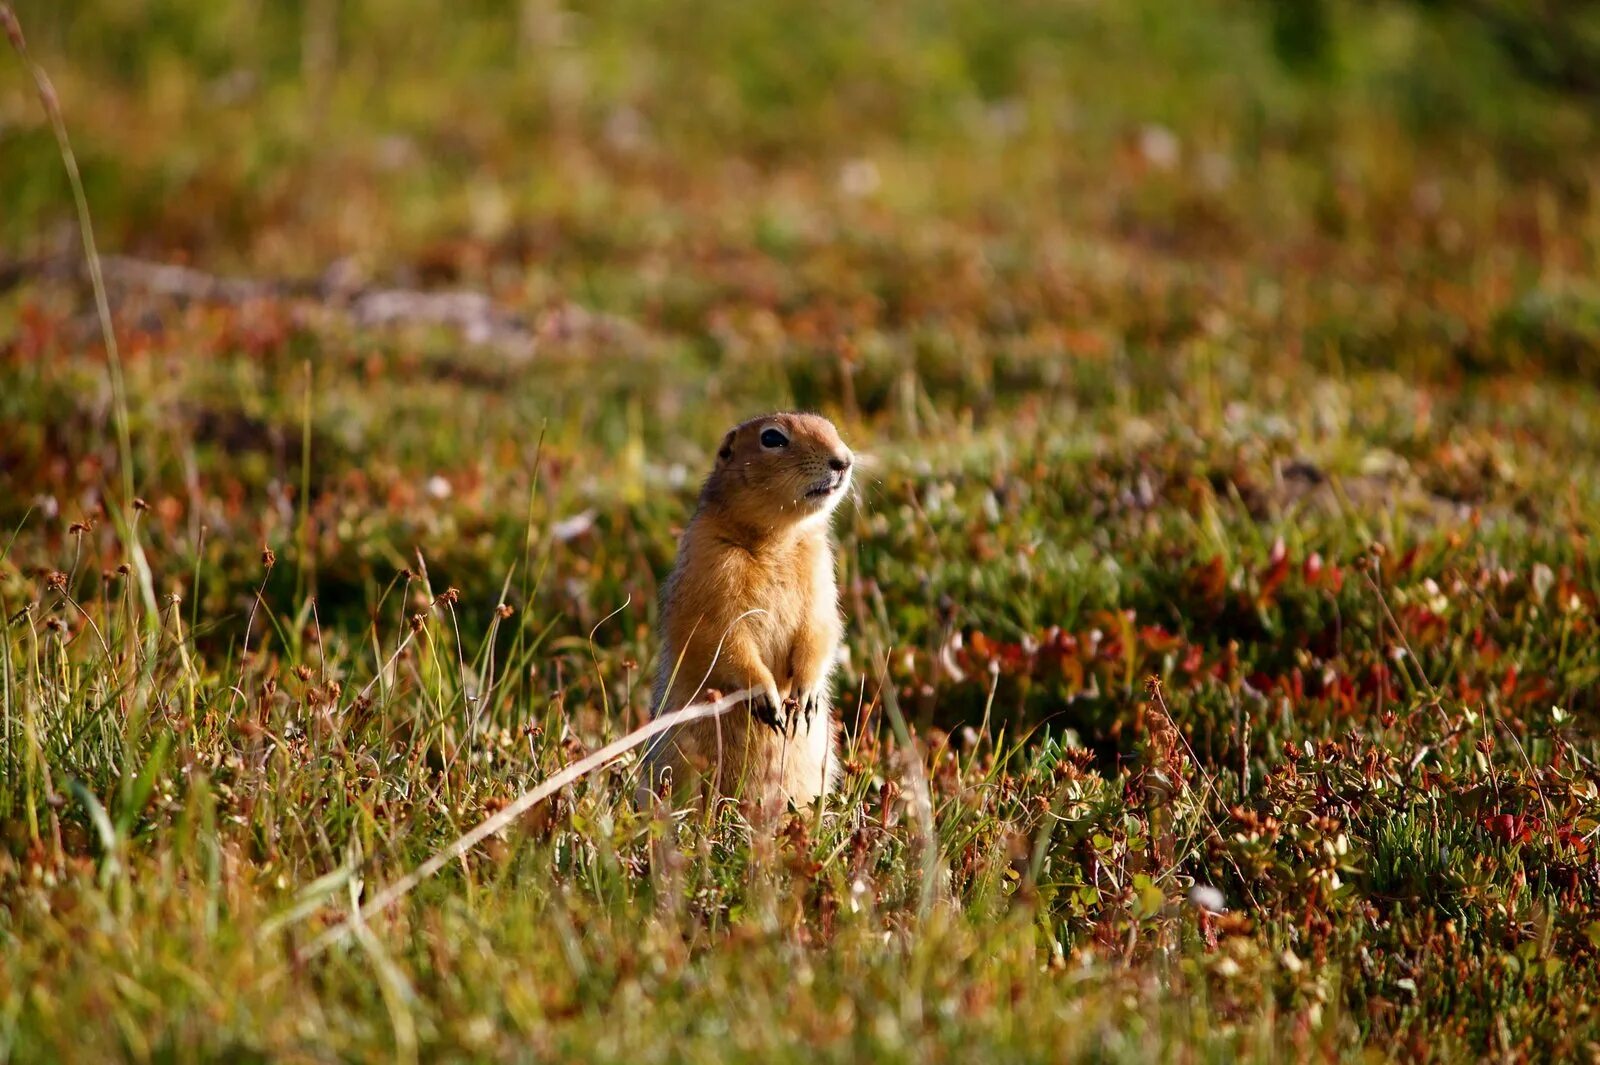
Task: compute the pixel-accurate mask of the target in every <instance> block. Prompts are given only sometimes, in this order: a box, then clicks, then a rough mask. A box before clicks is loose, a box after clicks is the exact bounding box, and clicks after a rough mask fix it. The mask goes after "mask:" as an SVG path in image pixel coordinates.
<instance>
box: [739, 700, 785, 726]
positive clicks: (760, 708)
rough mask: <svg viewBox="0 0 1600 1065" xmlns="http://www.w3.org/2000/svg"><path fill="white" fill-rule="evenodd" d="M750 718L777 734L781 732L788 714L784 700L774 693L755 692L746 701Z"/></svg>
mask: <svg viewBox="0 0 1600 1065" xmlns="http://www.w3.org/2000/svg"><path fill="white" fill-rule="evenodd" d="M747 703H748V705H749V707H750V716H751V717H753V718H755V719H756V720H757V721H759V722H761V723H762V724H763V725H766V726H767V727H768V728H770V729H773V730H774V731H777V732H782V731H783V728H784V725H785V723H786V719H787V718H788V716H789V715H788V713H787V711H786V708H785V706H784V703H785V700H784V699H783V697H782V696H780V695H779V694H778V693H777V692H776V691H755V692H751V693H750V698H749V699H748V700H747Z"/></svg>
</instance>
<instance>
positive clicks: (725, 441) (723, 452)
mask: <svg viewBox="0 0 1600 1065" xmlns="http://www.w3.org/2000/svg"><path fill="white" fill-rule="evenodd" d="M717 458H719V459H721V460H722V461H723V462H727V461H728V460H729V459H731V458H733V431H732V430H729V431H728V435H727V436H725V437H723V438H722V447H721V448H719V449H718V451H717Z"/></svg>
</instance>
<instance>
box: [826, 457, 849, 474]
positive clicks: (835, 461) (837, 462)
mask: <svg viewBox="0 0 1600 1065" xmlns="http://www.w3.org/2000/svg"><path fill="white" fill-rule="evenodd" d="M849 468H850V456H849V455H835V456H833V457H832V458H830V459H829V460H828V469H830V470H832V471H833V472H834V473H843V472H844V471H845V470H848V469H849Z"/></svg>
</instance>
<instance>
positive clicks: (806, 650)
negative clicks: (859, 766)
mask: <svg viewBox="0 0 1600 1065" xmlns="http://www.w3.org/2000/svg"><path fill="white" fill-rule="evenodd" d="M854 461H855V456H854V455H853V454H851V452H850V449H849V448H847V447H845V445H844V442H843V441H842V440H840V439H839V433H838V430H836V429H835V428H834V427H833V423H832V422H829V421H828V420H827V419H826V418H822V417H819V416H817V415H815V414H787V413H780V414H768V415H765V416H764V417H760V418H752V419H751V420H750V421H747V422H744V423H743V424H741V425H738V426H735V427H734V428H733V429H732V430H730V431H729V432H728V435H727V436H725V437H723V439H722V445H721V447H719V448H718V450H717V461H716V465H715V466H714V467H713V468H712V471H711V475H710V476H709V477H707V478H706V483H705V487H704V488H703V489H701V492H700V505H699V507H698V509H696V511H695V514H694V517H693V519H691V520H690V522H689V527H688V528H687V529H685V530H684V533H683V540H682V542H681V543H680V544H679V545H678V559H677V562H676V564H675V565H674V566H673V569H672V576H671V577H670V578H668V580H667V584H666V589H665V593H664V595H663V599H662V611H661V631H662V649H661V662H660V667H659V670H658V672H657V676H656V686H655V702H654V712H655V713H656V714H657V715H660V714H663V713H667V712H668V711H672V710H679V709H682V708H683V707H684V706H687V705H688V704H690V703H693V702H695V701H696V700H697V699H699V698H700V697H701V695H702V693H704V692H705V690H706V689H708V688H710V689H714V690H717V691H720V692H724V693H727V692H734V691H740V690H743V689H747V688H748V689H752V694H751V697H750V701H749V703H748V711H747V710H746V709H745V708H738V709H735V710H733V711H731V712H729V713H727V714H724V715H722V716H720V717H717V718H711V719H707V720H702V721H695V722H691V723H688V724H685V725H681V726H678V727H677V728H676V729H674V730H672V731H669V732H668V733H666V734H665V735H664V736H663V737H662V738H661V740H660V741H659V742H658V743H656V744H655V745H654V746H653V747H652V748H651V750H650V752H649V754H648V755H647V756H646V774H647V775H646V783H647V786H648V787H650V788H651V789H652V790H654V791H657V792H660V791H665V790H669V789H679V788H682V787H683V786H684V785H686V784H690V783H691V782H697V783H699V784H701V785H704V784H707V783H709V785H710V788H711V790H712V792H713V793H714V794H716V795H719V796H723V795H736V794H737V795H741V796H743V797H745V798H748V799H756V800H758V801H760V802H762V803H763V805H769V804H781V803H782V802H783V801H784V800H785V799H788V800H792V801H793V802H795V803H797V804H804V803H808V802H811V801H812V800H814V799H815V798H816V797H817V796H819V795H822V794H826V793H827V792H828V790H829V789H830V788H831V787H832V785H833V783H834V782H835V780H836V779H837V777H838V775H839V769H838V759H837V757H836V756H835V753H834V749H833V748H834V736H835V733H836V731H837V725H836V724H835V722H834V720H833V713H832V709H831V706H830V701H829V695H828V677H829V674H830V673H831V672H832V670H833V662H834V656H835V653H836V652H837V650H838V647H839V638H840V635H841V634H842V632H843V627H844V626H843V621H842V619H841V618H840V615H839V591H838V587H837V585H836V584H835V582H834V575H833V567H834V559H833V542H832V539H831V537H830V535H829V528H828V525H829V517H830V515H832V513H833V510H834V508H835V507H837V506H838V505H839V501H840V500H842V499H843V498H844V496H845V493H846V492H848V491H849V489H850V476H851V472H852V466H853V464H854Z"/></svg>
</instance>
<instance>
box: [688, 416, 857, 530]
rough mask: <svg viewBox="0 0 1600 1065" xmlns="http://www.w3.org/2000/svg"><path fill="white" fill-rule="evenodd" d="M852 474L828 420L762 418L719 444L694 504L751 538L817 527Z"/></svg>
mask: <svg viewBox="0 0 1600 1065" xmlns="http://www.w3.org/2000/svg"><path fill="white" fill-rule="evenodd" d="M854 470H855V455H854V453H853V452H851V450H850V449H849V448H848V447H846V446H845V444H844V441H843V440H840V439H839V431H838V430H837V429H835V428H834V427H833V423H832V422H830V421H828V419H826V418H824V417H822V416H820V415H817V414H801V413H791V412H779V413H774V414H765V415H762V416H761V417H759V418H751V419H750V420H749V421H747V422H743V423H741V424H739V425H736V426H734V427H733V428H732V429H730V430H728V433H727V435H726V436H724V437H723V438H722V443H721V444H720V445H718V447H717V460H716V465H715V466H714V467H713V468H712V471H711V476H710V477H708V478H707V479H706V484H705V489H704V490H703V491H702V492H701V494H700V504H701V506H702V508H707V509H712V510H714V511H715V512H716V513H718V514H719V515H720V516H722V517H723V518H725V519H727V520H731V521H733V522H735V523H737V524H739V525H741V526H744V527H746V528H748V529H751V530H753V531H758V532H769V531H775V530H777V529H781V528H784V527H787V526H791V525H794V524H797V523H799V522H802V521H805V520H807V519H809V518H815V517H820V518H822V519H824V520H825V519H826V517H827V516H828V515H829V514H831V513H832V512H833V508H834V507H837V506H838V505H839V502H840V500H842V499H843V498H844V496H845V493H846V492H848V491H849V490H850V478H851V476H852V474H853V473H854Z"/></svg>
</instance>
